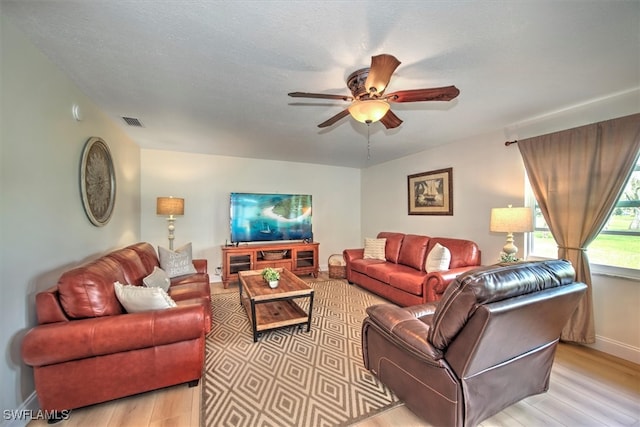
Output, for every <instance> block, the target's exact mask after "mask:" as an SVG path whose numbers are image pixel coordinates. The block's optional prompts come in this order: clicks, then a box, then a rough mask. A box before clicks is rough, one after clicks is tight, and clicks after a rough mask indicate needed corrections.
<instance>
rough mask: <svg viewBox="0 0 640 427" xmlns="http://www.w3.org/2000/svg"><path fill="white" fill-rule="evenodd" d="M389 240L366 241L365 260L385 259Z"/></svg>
mask: <svg viewBox="0 0 640 427" xmlns="http://www.w3.org/2000/svg"><path fill="white" fill-rule="evenodd" d="M386 244H387V239H364V259H381V260H383V261H384V260H385V258H384V248H385V246H386Z"/></svg>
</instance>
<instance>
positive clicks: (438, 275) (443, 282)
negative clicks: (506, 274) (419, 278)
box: [424, 265, 479, 301]
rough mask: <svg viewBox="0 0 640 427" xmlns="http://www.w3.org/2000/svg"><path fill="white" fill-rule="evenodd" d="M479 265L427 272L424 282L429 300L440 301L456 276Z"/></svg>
mask: <svg viewBox="0 0 640 427" xmlns="http://www.w3.org/2000/svg"><path fill="white" fill-rule="evenodd" d="M478 267H479V266H477V265H470V266H466V267H459V268H452V269H451V270H446V271H434V272H431V273H427V276H426V277H425V280H424V283H425V286H426V289H425V291H426V294H427V301H438V300H439V299H440V297H442V294H443V293H444V291H445V290H446V289H447V286H449V283H451V282H452V281H454V280H455V279H456V277H458V276H459V275H461V274H462V273H465V272H467V271H469V270H472V269H474V268H478Z"/></svg>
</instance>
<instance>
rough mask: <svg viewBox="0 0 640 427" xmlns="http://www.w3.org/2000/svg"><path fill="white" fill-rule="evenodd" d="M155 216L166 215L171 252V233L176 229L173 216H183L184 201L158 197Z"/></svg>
mask: <svg viewBox="0 0 640 427" xmlns="http://www.w3.org/2000/svg"><path fill="white" fill-rule="evenodd" d="M156 214H158V215H168V218H167V222H168V223H169V249H170V250H173V239H174V235H173V232H174V230H175V229H176V227H175V225H174V222H175V220H176V218H175V215H184V199H180V198H178V197H158V200H157V202H156Z"/></svg>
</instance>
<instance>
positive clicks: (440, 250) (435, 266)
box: [425, 243, 451, 273]
mask: <svg viewBox="0 0 640 427" xmlns="http://www.w3.org/2000/svg"><path fill="white" fill-rule="evenodd" d="M450 263H451V251H449V249H447V248H445V247H444V246H442V245H441V244H440V243H436V245H435V246H434V247H433V249H431V252H429V255H427V262H426V263H425V270H427V273H432V272H434V271H446V270H448V269H449V264H450Z"/></svg>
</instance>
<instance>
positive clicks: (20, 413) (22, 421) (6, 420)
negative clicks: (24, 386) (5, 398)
mask: <svg viewBox="0 0 640 427" xmlns="http://www.w3.org/2000/svg"><path fill="white" fill-rule="evenodd" d="M39 410H40V404H39V403H38V396H37V395H36V392H35V391H34V392H33V393H31V394H30V395H29V397H27V399H26V400H25V401H24V402H22V404H21V405H20V407H19V408H18V409H14V410H4V411H3V414H2V422H1V423H0V427H26V426H27V424H29V422H30V421H31V419H32V418H33V417H34V416H36V415H37V414H38V411H39Z"/></svg>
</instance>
